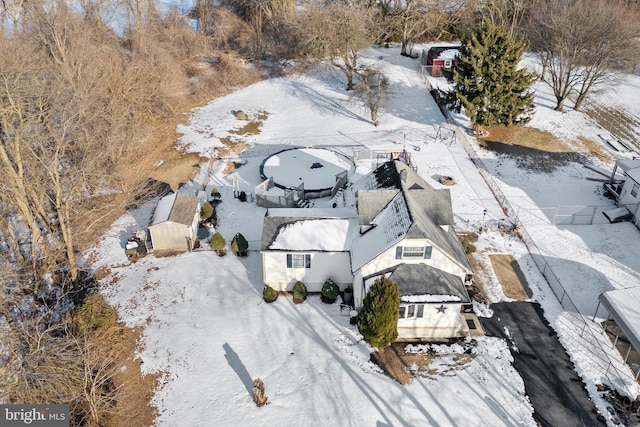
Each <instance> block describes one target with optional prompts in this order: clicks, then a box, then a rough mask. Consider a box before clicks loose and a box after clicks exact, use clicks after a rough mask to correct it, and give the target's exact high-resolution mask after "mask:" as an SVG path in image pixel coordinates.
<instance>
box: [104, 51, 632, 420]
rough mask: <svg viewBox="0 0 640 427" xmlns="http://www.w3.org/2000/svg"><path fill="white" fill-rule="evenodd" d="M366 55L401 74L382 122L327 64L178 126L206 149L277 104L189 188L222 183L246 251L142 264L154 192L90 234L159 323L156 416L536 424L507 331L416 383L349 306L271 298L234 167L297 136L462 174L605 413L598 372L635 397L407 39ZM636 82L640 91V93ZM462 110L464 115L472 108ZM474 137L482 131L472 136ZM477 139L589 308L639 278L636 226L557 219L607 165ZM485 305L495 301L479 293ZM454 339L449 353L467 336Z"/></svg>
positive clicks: (576, 121)
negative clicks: (369, 340)
mask: <svg viewBox="0 0 640 427" xmlns="http://www.w3.org/2000/svg"><path fill="white" fill-rule="evenodd" d="M363 56H364V59H365V60H366V61H368V62H370V63H377V64H378V66H380V67H381V68H382V70H383V71H384V73H385V75H386V76H387V77H388V78H389V79H390V82H391V95H390V97H389V99H388V101H387V103H386V104H385V105H384V106H383V108H382V110H381V114H380V126H379V127H377V128H376V127H374V126H373V124H372V123H371V121H370V120H369V119H368V112H367V111H366V110H365V109H364V108H362V106H360V105H359V104H358V102H356V101H353V100H350V99H349V97H348V95H347V94H346V92H345V90H344V88H345V83H344V82H342V81H341V78H340V76H338V75H336V74H332V73H328V72H324V73H318V74H316V75H306V76H301V77H287V78H280V79H273V80H268V81H263V82H260V83H257V84H255V85H252V86H250V87H248V88H245V89H242V90H239V91H237V92H235V93H233V94H231V95H229V96H226V97H224V98H221V99H217V100H215V101H213V102H211V103H210V104H208V105H206V106H204V107H202V108H199V109H196V110H194V111H193V114H192V115H191V117H190V119H189V122H188V123H187V124H185V125H183V126H180V127H179V129H178V130H179V132H181V133H183V137H182V138H181V141H180V145H181V148H184V149H186V150H189V151H195V152H199V153H201V154H203V155H205V156H209V155H210V154H211V150H212V147H214V148H215V147H222V142H221V138H225V137H230V136H233V133H232V131H233V130H234V129H239V128H240V127H242V126H243V124H244V122H242V121H240V120H238V119H237V118H236V117H235V115H234V114H233V112H235V111H237V110H242V111H244V112H246V113H247V114H248V115H249V116H250V117H256V116H257V115H258V114H260V113H263V112H266V113H267V118H266V119H265V120H264V122H263V124H262V127H261V132H260V134H258V135H250V136H247V137H246V138H244V139H245V141H246V142H248V143H250V145H251V146H250V148H249V149H248V150H247V151H246V152H245V153H244V154H243V155H242V156H241V159H238V160H242V162H246V163H245V164H244V165H243V166H241V167H239V168H238V169H237V170H236V172H234V174H233V175H224V174H223V172H222V171H223V170H224V164H223V162H222V161H218V162H215V163H214V165H213V168H212V170H209V168H208V167H207V166H206V165H205V166H204V167H203V168H202V173H201V175H200V176H199V177H198V178H197V179H196V182H193V183H190V184H188V185H187V186H186V188H192V189H195V188H196V187H197V188H198V189H201V188H202V186H203V185H205V184H206V185H207V186H208V187H207V188H208V189H210V188H211V187H216V188H218V189H219V190H220V192H221V194H222V200H223V202H222V204H221V205H220V206H219V207H218V211H217V212H218V231H220V232H221V233H222V234H223V236H224V237H225V238H226V239H227V241H228V242H230V241H231V238H232V237H233V236H234V235H235V234H236V233H237V232H241V233H242V234H243V235H244V236H245V237H246V238H247V240H248V241H249V243H250V250H252V251H251V252H250V253H249V257H247V258H244V259H241V258H237V257H236V256H234V255H233V254H229V255H227V256H225V257H223V258H219V257H217V256H216V255H215V253H214V252H213V251H207V250H203V251H199V252H193V253H188V254H184V255H180V256H176V257H168V258H155V257H153V256H148V257H146V258H143V259H142V260H140V261H138V262H137V263H135V264H130V263H129V262H128V261H127V260H126V257H125V255H124V250H123V247H124V241H125V240H126V237H127V236H128V235H129V234H130V232H131V231H133V230H135V229H137V228H140V227H144V226H145V225H146V224H147V221H148V218H149V215H150V212H151V209H152V206H151V205H146V206H144V207H143V208H141V209H139V210H137V211H132V212H130V213H129V214H127V215H125V216H123V217H122V218H120V219H119V220H118V221H117V222H116V223H114V224H113V226H112V228H111V230H110V231H109V232H108V233H107V234H106V235H105V236H104V238H103V239H102V241H101V243H100V244H99V245H98V246H96V247H95V248H94V249H93V251H92V252H93V254H94V255H95V256H94V257H92V259H96V262H95V264H94V267H95V268H98V267H101V266H108V267H109V268H110V270H111V274H110V276H109V277H107V278H105V279H104V280H103V283H104V285H103V289H102V291H103V293H104V294H105V295H106V297H107V298H108V300H109V301H110V302H111V303H113V304H115V305H116V306H117V307H118V310H119V313H120V316H121V318H122V319H123V320H125V321H126V322H127V323H128V324H130V325H141V326H144V335H143V338H142V342H141V347H142V349H141V352H140V357H141V358H142V359H143V360H144V365H143V366H144V369H145V370H146V371H147V372H161V373H162V374H163V379H164V380H163V385H162V387H161V388H160V389H159V390H158V391H157V393H156V395H155V398H154V402H155V404H156V405H157V406H158V408H159V411H160V415H159V418H158V420H157V424H158V425H160V426H179V425H191V426H209V425H220V426H236V425H285V426H286V425H296V426H297V425H332V426H333V425H339V426H343V425H344V426H350V425H353V426H361V425H378V426H386V425H442V426H445V425H451V426H454V425H455V426H483V425H486V426H534V425H536V423H535V421H534V419H533V416H532V411H533V408H532V407H531V405H530V403H529V401H528V398H527V396H526V395H525V393H524V385H523V382H522V379H521V378H520V376H519V375H518V373H517V372H516V371H515V370H514V369H513V367H512V365H511V362H512V358H511V355H510V353H509V350H508V346H507V343H505V342H504V341H501V340H498V339H496V338H488V337H485V338H481V339H478V340H477V343H476V344H475V346H474V355H475V358H474V359H473V360H472V361H471V362H470V363H468V364H467V365H464V367H463V368H462V369H459V370H456V371H451V372H446V371H445V369H444V368H443V366H446V364H447V360H448V359H447V358H452V357H453V355H444V356H443V359H441V360H440V361H439V363H438V365H437V366H434V368H436V369H438V370H439V371H440V372H441V375H437V376H435V377H430V378H416V379H415V380H414V381H413V382H412V383H411V384H409V385H406V386H403V385H400V384H398V383H396V382H395V381H393V380H391V379H389V378H388V377H386V376H385V375H383V374H381V373H380V372H379V369H378V368H377V367H376V366H375V365H373V364H372V363H371V362H370V361H369V353H370V350H371V349H370V348H369V347H368V346H367V345H366V343H364V342H363V341H361V338H360V336H359V334H358V332H357V329H356V328H355V327H354V326H351V325H349V321H348V313H347V312H346V311H344V312H341V311H340V307H339V305H337V304H335V305H326V304H322V303H321V302H320V300H319V298H318V297H315V296H312V297H310V298H309V300H308V301H307V302H305V303H304V304H300V305H294V304H293V303H292V302H291V300H290V299H287V298H285V297H282V296H281V297H280V298H279V299H278V300H277V301H276V302H275V303H273V304H265V303H264V302H263V301H262V287H263V282H262V276H261V274H262V270H261V268H262V267H261V258H260V254H259V252H257V250H258V249H259V241H260V238H261V232H262V229H261V227H262V217H263V216H264V213H265V210H264V209H263V208H260V207H257V206H256V205H255V203H242V202H239V201H238V200H237V199H234V198H233V189H232V182H233V181H234V179H235V180H236V181H237V183H238V185H239V186H240V189H241V190H245V191H247V192H249V193H253V191H254V186H255V185H257V184H258V183H259V182H260V175H259V166H260V163H261V162H262V160H263V159H264V158H265V157H266V156H268V155H269V154H273V153H274V152H277V151H279V150H281V149H283V148H290V147H325V148H326V147H331V148H332V149H334V150H336V151H339V152H342V153H343V154H346V155H349V156H352V155H353V153H354V150H364V149H385V150H394V151H400V150H401V149H402V148H404V147H406V149H407V150H408V151H409V152H410V153H411V155H412V156H413V160H414V162H415V163H416V164H417V165H418V172H419V173H420V174H421V175H422V176H423V177H424V178H425V179H427V180H428V181H429V182H430V183H431V184H432V185H433V186H434V187H436V188H440V187H441V185H440V184H439V183H438V181H437V179H438V177H439V176H441V175H450V176H452V177H454V178H455V181H456V184H455V185H454V186H452V187H450V188H451V193H452V200H453V210H454V213H455V218H456V223H457V226H458V227H459V228H460V229H469V230H477V229H478V228H479V227H480V226H481V225H486V227H485V228H486V231H485V232H483V233H481V235H480V241H479V242H478V245H477V246H478V248H479V249H483V248H490V249H491V250H492V251H495V252H497V253H507V254H511V255H513V256H514V258H516V259H517V260H518V262H519V264H520V266H521V268H522V270H523V271H524V273H525V275H526V276H527V279H528V281H529V284H530V286H531V288H532V291H533V297H532V300H535V301H538V302H540V303H541V304H542V306H543V308H544V311H545V316H546V317H547V319H548V320H549V322H550V323H551V325H552V326H553V327H554V329H556V331H558V334H559V337H560V339H561V342H562V343H563V345H565V347H566V348H567V350H568V352H569V354H570V355H571V356H572V359H573V360H574V362H575V363H576V366H577V369H578V373H579V374H580V375H581V376H582V377H583V379H584V380H585V382H586V383H587V386H588V391H589V393H590V395H591V396H592V398H593V399H594V401H595V403H596V406H597V407H598V409H599V410H600V412H601V413H604V412H605V411H606V409H605V408H606V403H605V402H604V401H603V400H602V399H601V398H600V397H599V396H598V394H597V392H596V390H595V384H596V383H602V382H607V383H614V384H613V385H616V386H619V388H620V390H621V392H623V393H628V394H632V395H634V394H637V393H638V386H637V384H634V383H631V382H627V383H624V384H623V383H622V380H620V382H619V383H616V381H617V380H616V379H615V376H614V375H613V374H614V373H615V372H617V371H616V369H619V370H621V371H622V370H624V369H625V368H624V366H623V365H622V364H621V363H620V355H619V354H617V353H615V352H612V351H610V350H607V349H608V348H610V346H611V344H610V343H609V342H608V341H607V338H606V336H604V335H603V334H602V332H601V330H600V329H599V328H598V326H597V325H596V324H587V327H585V326H584V325H585V323H584V322H583V321H582V320H581V318H580V317H579V316H577V315H576V313H574V312H571V311H565V310H564V309H563V308H562V306H561V305H560V304H559V303H558V300H557V299H556V297H555V296H554V294H553V293H552V291H551V289H550V288H549V285H548V284H547V282H546V280H545V279H544V278H543V277H542V275H541V274H540V273H539V271H538V269H537V268H536V266H535V264H534V262H533V259H532V257H531V255H530V254H529V252H528V251H527V249H526V247H525V245H524V244H523V243H522V242H521V241H520V240H519V239H517V238H516V237H514V236H513V235H510V234H504V233H501V232H500V229H499V225H505V224H506V225H509V221H508V219H507V218H506V216H505V214H504V212H503V210H502V207H501V206H500V205H499V204H498V202H497V201H496V199H495V197H494V195H493V193H492V191H491V190H490V188H489V186H488V185H487V184H486V182H485V181H484V180H483V178H482V176H481V175H480V173H479V172H478V169H477V168H476V166H475V165H474V163H473V162H472V161H471V160H470V158H469V155H468V154H467V151H465V148H464V146H463V144H462V141H461V138H463V136H462V135H461V134H459V133H458V136H456V137H454V136H453V135H454V133H453V132H451V131H450V130H447V129H450V125H448V124H447V123H446V121H445V119H444V117H443V116H442V114H441V113H440V111H439V109H438V107H437V106H436V104H435V103H434V101H433V100H432V98H431V97H430V95H429V93H428V91H427V89H426V87H425V85H424V84H423V82H422V81H421V79H420V77H419V75H418V73H417V69H418V65H419V64H418V61H417V60H414V59H410V58H405V57H401V56H400V55H399V49H397V48H392V49H374V48H372V49H368V50H366V51H364V52H363ZM634 81H635V86H632V87H631V88H627V87H626V86H624V88H619V90H621V91H622V92H624V93H625V95H624V96H620V97H615V96H613V97H611V99H617V101H620V100H621V99H627V100H629V101H630V102H631V100H633V99H640V89H639V86H640V85H638V81H640V78H635V80H634ZM631 90H634V91H635V93H636V95H635V98H633V95H628V92H627V91H631ZM536 91H537V98H536V102H537V113H536V116H535V118H534V120H533V122H532V123H531V126H534V127H538V128H541V129H546V130H549V131H551V132H552V133H554V134H555V135H558V136H559V137H561V138H563V139H565V140H573V139H575V138H576V137H577V136H578V135H583V136H587V137H592V138H593V135H597V134H601V133H603V131H602V129H599V128H598V127H597V126H596V125H595V124H594V123H593V122H591V121H589V120H587V119H585V118H584V116H583V115H582V114H580V113H575V112H569V113H564V114H563V113H558V112H554V111H552V109H551V107H550V106H551V104H550V103H551V98H550V94H549V90H548V89H547V88H545V87H544V86H543V85H541V84H538V85H536ZM631 105H634V104H633V103H632V104H631ZM457 120H458V121H459V122H460V124H461V125H463V126H464V125H465V123H464V118H463V117H457ZM593 139H595V140H597V138H593ZM468 143H469V144H470V145H471V146H472V147H473V146H474V144H475V142H474V141H473V140H471V139H470V138H469V141H468ZM416 147H419V148H420V149H419V151H417V150H416V149H415V148H416ZM478 151H479V153H478V157H479V158H480V160H481V161H482V162H483V164H484V165H485V166H486V167H487V170H488V172H489V174H490V175H491V176H492V179H494V180H495V182H494V184H495V185H498V186H499V188H500V189H501V191H502V192H503V193H504V194H505V195H506V196H507V197H508V199H509V202H510V203H511V204H512V205H513V206H514V208H515V210H516V211H517V212H518V216H519V217H520V218H521V220H522V222H523V223H525V225H526V231H527V232H528V233H529V235H530V236H531V238H532V239H533V241H534V242H535V245H536V246H537V247H538V250H539V252H540V253H543V254H545V256H547V257H548V261H549V263H550V265H551V267H552V269H553V272H554V273H555V274H556V275H557V276H558V277H559V279H560V281H561V282H562V283H563V284H564V285H565V286H567V288H568V289H567V292H568V293H569V295H570V297H571V299H572V301H574V303H575V304H576V306H577V307H578V308H579V310H580V312H581V313H583V314H585V315H587V316H589V315H593V314H594V311H595V306H596V304H597V296H598V294H599V293H600V292H602V291H603V290H610V289H617V288H622V287H630V286H638V285H640V274H639V272H640V258H639V257H638V256H637V254H638V253H640V239H638V237H639V236H640V231H639V230H638V229H636V228H634V227H633V226H632V225H630V224H628V223H621V224H614V225H611V224H608V223H606V221H604V220H603V218H602V215H601V213H599V212H597V213H596V215H595V216H594V223H593V225H554V224H553V222H554V221H553V218H554V217H553V215H551V214H550V212H552V211H553V209H558V208H559V207H564V206H569V205H571V206H575V205H580V206H582V205H596V206H604V205H607V204H610V202H609V201H608V200H607V199H606V198H604V196H603V195H602V192H601V191H600V190H599V188H600V187H599V186H600V184H599V183H597V182H593V181H588V180H586V179H585V178H586V177H590V176H593V175H594V174H593V173H592V172H590V171H588V170H586V169H584V168H582V167H579V166H578V165H576V164H575V163H571V162H569V163H566V164H564V165H562V166H563V167H558V168H556V169H555V170H554V171H552V172H534V171H530V170H523V169H522V168H521V167H520V166H519V165H521V163H518V161H517V159H515V158H513V157H507V156H504V155H498V154H495V153H493V152H491V151H486V150H484V151H482V150H478ZM359 152H360V151H359ZM232 176H235V178H232ZM323 203H327V202H326V201H322V200H320V201H318V202H317V206H321V205H322V204H323ZM485 210H486V213H485ZM553 212H556V211H553ZM634 254H635V256H634ZM492 283H493V289H491V292H490V294H491V295H492V298H493V299H494V301H501V300H508V298H506V297H505V296H504V295H503V294H502V291H501V289H500V287H499V284H498V283H497V279H495V278H492ZM478 311H482V313H480V314H484V315H490V314H491V313H490V310H487V309H486V307H482V306H478ZM599 314H600V315H604V314H603V313H599ZM598 341H599V343H598ZM442 347H443V346H439V350H440V351H441V352H444V353H447V352H450V353H453V352H455V350H456V348H452V349H449V350H448V351H447V350H446V349H443V348H442ZM607 351H608V352H609V353H610V355H609V356H607V355H605V353H606V352H607ZM610 358H613V359H610ZM616 359H617V360H618V362H616V363H615V369H609V370H608V366H609V365H608V364H609V360H614V361H615V360H616ZM607 370H608V375H609V377H608V378H607V377H605V372H607ZM611 371H613V373H612V372H611ZM255 378H261V379H262V380H263V381H264V383H265V387H266V395H267V396H268V397H269V404H268V405H267V406H266V407H263V408H257V407H255V405H254V404H253V402H252V400H251V387H252V381H253V379H255ZM611 378H613V380H612V379H611Z"/></svg>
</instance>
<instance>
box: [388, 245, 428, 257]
mask: <svg viewBox="0 0 640 427" xmlns="http://www.w3.org/2000/svg"><path fill="white" fill-rule="evenodd" d="M431 249H432V247H431V246H396V259H420V258H422V259H430V258H431Z"/></svg>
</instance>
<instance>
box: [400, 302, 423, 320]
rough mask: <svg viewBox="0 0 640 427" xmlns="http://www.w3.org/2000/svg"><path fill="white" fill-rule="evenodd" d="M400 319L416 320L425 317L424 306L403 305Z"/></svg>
mask: <svg viewBox="0 0 640 427" xmlns="http://www.w3.org/2000/svg"><path fill="white" fill-rule="evenodd" d="M398 317H399V318H400V319H414V318H416V317H417V318H420V317H424V304H405V305H401V306H400V309H399V312H398Z"/></svg>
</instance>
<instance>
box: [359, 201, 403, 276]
mask: <svg viewBox="0 0 640 427" xmlns="http://www.w3.org/2000/svg"><path fill="white" fill-rule="evenodd" d="M370 225H372V226H373V228H371V229H370V230H369V231H367V232H366V233H364V234H362V235H360V236H358V237H357V238H356V240H355V242H354V243H353V245H352V250H351V268H352V269H353V271H356V270H358V269H360V268H361V267H362V266H363V265H365V264H366V263H367V262H369V261H371V260H372V259H374V258H375V257H376V256H378V255H380V254H381V253H382V252H384V251H385V250H387V249H388V248H390V247H391V246H393V245H395V244H396V243H398V242H399V241H400V240H402V238H403V237H404V236H405V234H406V233H407V231H408V230H409V227H410V226H411V216H410V215H409V211H408V209H407V204H406V203H405V201H404V196H403V195H402V193H401V192H398V193H396V195H395V197H394V198H393V199H392V200H391V201H390V202H389V203H388V204H387V205H386V206H385V208H384V209H382V211H381V212H379V213H378V215H377V216H376V217H375V218H374V219H373V220H372V221H371V222H370Z"/></svg>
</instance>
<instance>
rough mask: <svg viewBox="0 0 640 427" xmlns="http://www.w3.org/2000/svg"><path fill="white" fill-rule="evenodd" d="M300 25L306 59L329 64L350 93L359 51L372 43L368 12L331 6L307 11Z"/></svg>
mask: <svg viewBox="0 0 640 427" xmlns="http://www.w3.org/2000/svg"><path fill="white" fill-rule="evenodd" d="M301 25H302V29H301V31H302V32H303V34H304V36H303V40H302V43H301V45H302V49H303V50H304V52H305V54H306V55H307V57H309V58H312V59H317V60H325V59H326V60H328V61H330V62H331V64H332V65H333V66H334V67H336V68H337V69H338V70H340V72H342V73H343V74H344V76H345V77H346V78H347V90H353V88H354V85H355V78H356V75H357V70H358V52H359V50H360V49H362V48H363V47H365V46H368V45H370V44H371V42H372V41H373V35H372V34H373V33H372V31H371V25H372V20H371V10H370V9H364V8H362V7H360V6H358V5H356V4H351V5H345V4H340V3H331V4H329V5H327V6H326V7H322V8H317V9H313V10H311V11H309V12H308V13H307V15H306V16H305V17H304V19H302V20H301Z"/></svg>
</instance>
